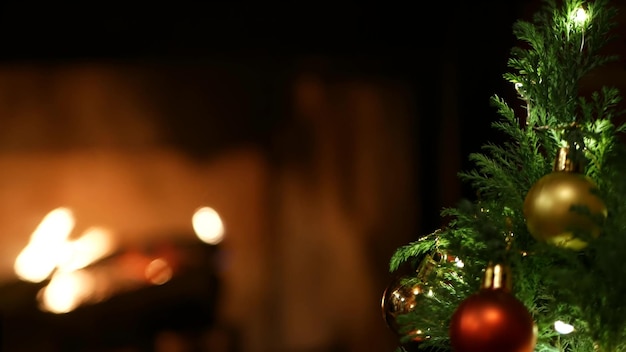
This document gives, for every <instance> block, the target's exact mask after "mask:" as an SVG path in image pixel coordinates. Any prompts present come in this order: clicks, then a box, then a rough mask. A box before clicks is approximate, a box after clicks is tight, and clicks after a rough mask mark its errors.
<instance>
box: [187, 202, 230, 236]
mask: <svg viewBox="0 0 626 352" xmlns="http://www.w3.org/2000/svg"><path fill="white" fill-rule="evenodd" d="M192 225H193V229H194V231H195V232H196V236H198V238H199V239H200V240H201V241H203V242H205V243H208V244H218V243H220V242H221V241H222V239H223V238H224V224H223V223H222V219H221V218H220V215H219V214H218V213H217V212H216V211H215V210H214V209H213V208H209V207H202V208H200V209H198V210H196V212H195V213H194V214H193V217H192Z"/></svg>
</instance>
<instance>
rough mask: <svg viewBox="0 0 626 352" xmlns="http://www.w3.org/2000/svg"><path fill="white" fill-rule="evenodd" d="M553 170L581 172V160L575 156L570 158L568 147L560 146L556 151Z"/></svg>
mask: <svg viewBox="0 0 626 352" xmlns="http://www.w3.org/2000/svg"><path fill="white" fill-rule="evenodd" d="M553 171H556V172H577V173H581V172H582V171H583V163H582V160H576V159H575V158H572V155H571V154H570V148H568V147H562V148H560V149H559V151H558V152H557V153H556V158H555V159H554V167H553Z"/></svg>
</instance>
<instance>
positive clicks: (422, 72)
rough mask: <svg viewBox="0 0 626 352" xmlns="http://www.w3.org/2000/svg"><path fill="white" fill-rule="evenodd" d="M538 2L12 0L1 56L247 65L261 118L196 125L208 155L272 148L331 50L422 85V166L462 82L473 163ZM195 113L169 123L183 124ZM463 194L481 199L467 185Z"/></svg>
mask: <svg viewBox="0 0 626 352" xmlns="http://www.w3.org/2000/svg"><path fill="white" fill-rule="evenodd" d="M537 3H538V1H531V0H516V1H491V2H489V1H487V2H481V3H477V2H450V1H445V2H441V1H433V2H428V3H424V4H422V3H411V2H392V3H389V2H382V1H372V2H366V3H356V2H345V1H344V2H334V3H332V4H331V3H319V2H304V3H303V2H284V3H278V2H276V3H272V2H256V3H253V2H250V3H245V2H241V3H231V2H225V1H224V2H222V1H218V2H211V3H206V4H205V3H191V2H189V3H185V2H176V3H171V2H162V3H145V4H137V3H121V2H120V3H108V2H107V3H99V4H88V5H81V4H74V3H71V4H70V3H67V4H60V3H54V4H33V3H26V2H4V3H3V4H2V5H0V6H1V7H0V43H2V44H1V52H0V62H5V63H15V62H18V63H23V62H38V63H44V64H50V65H54V64H58V63H67V62H79V63H80V62H85V61H93V60H96V61H100V62H102V61H112V62H116V61H120V62H145V64H146V65H151V64H154V63H163V62H165V63H176V64H181V63H182V65H186V66H188V67H190V68H192V67H194V66H198V65H203V64H206V63H207V62H219V63H220V64H222V65H224V64H226V65H228V64H232V65H239V66H244V67H247V68H248V69H249V71H251V72H254V74H253V75H254V76H255V77H256V80H255V81H250V82H249V85H250V88H251V89H255V91H258V92H263V94H264V95H257V97H256V101H255V105H254V107H253V108H252V109H256V110H258V111H259V112H261V113H260V114H249V115H248V116H255V117H254V118H253V119H251V120H246V121H211V122H201V123H202V124H204V125H205V126H206V127H209V126H208V124H213V125H215V124H219V125H220V129H219V130H220V131H227V132H228V133H222V134H220V136H213V137H214V138H206V135H203V134H201V133H200V132H198V133H197V134H196V135H194V134H191V135H187V136H186V137H185V139H184V140H183V141H179V142H180V143H179V144H181V143H182V145H183V146H184V147H186V148H188V149H189V151H190V152H192V153H195V154H199V155H202V154H206V153H210V152H211V151H213V150H215V149H216V147H219V146H220V145H229V144H236V143H247V142H253V143H260V144H262V145H264V146H268V147H271V143H272V142H271V136H272V133H273V132H274V131H275V130H276V129H277V128H279V126H280V125H281V123H282V122H284V120H286V119H289V117H288V116H286V115H287V114H286V113H285V111H286V108H285V106H284V96H283V95H282V94H283V93H284V91H285V86H286V84H287V77H289V74H290V73H292V72H293V71H295V70H297V69H298V68H299V67H301V66H302V65H303V62H304V63H305V64H304V65H305V66H306V62H307V60H311V59H313V60H315V59H316V58H324V59H325V60H326V61H325V62H326V65H325V68H324V70H326V71H327V72H326V74H327V75H335V76H359V75H367V76H372V75H374V76H384V77H391V78H393V79H397V80H400V81H404V82H408V83H409V84H410V85H411V86H413V87H414V90H413V91H414V92H415V94H417V95H418V97H417V99H418V106H419V110H420V111H419V116H421V119H422V120H423V121H422V122H421V123H422V125H423V126H424V124H425V125H426V126H429V127H428V128H422V129H420V130H419V131H418V130H417V129H416V131H415V140H416V143H418V148H417V150H419V153H420V154H423V155H421V156H420V159H421V160H422V161H421V163H422V165H424V164H425V165H433V166H435V165H437V164H439V163H441V162H442V161H441V160H435V159H436V158H437V156H436V154H434V153H433V152H432V148H429V147H428V146H432V145H435V144H436V142H437V139H438V138H441V137H440V136H441V135H442V133H444V135H445V131H441V128H442V126H441V125H440V123H439V120H440V116H441V114H442V110H443V109H446V108H447V107H448V106H449V105H450V104H453V103H451V102H445V101H443V99H444V98H443V97H442V91H444V90H445V89H448V88H453V89H458V90H459V91H460V92H461V94H459V95H458V102H455V103H454V104H455V105H456V106H458V107H457V109H458V117H459V118H458V130H459V131H462V133H461V134H460V135H459V137H460V141H459V143H460V144H459V145H460V148H461V150H460V151H459V152H460V160H461V162H462V167H463V168H466V167H469V166H470V165H468V164H467V161H466V160H467V157H466V155H467V154H468V153H469V152H472V151H476V150H478V148H479V147H480V145H482V144H483V143H484V142H485V141H486V140H487V139H489V138H491V134H490V133H491V132H490V131H489V127H488V126H489V123H490V120H491V119H492V116H493V115H494V111H493V110H492V109H491V107H490V106H489V97H490V96H491V95H493V94H494V93H498V94H499V95H502V96H505V97H507V96H509V97H513V98H514V94H513V90H512V87H511V86H510V85H509V84H508V83H506V82H504V81H503V80H502V78H501V75H502V73H504V72H505V70H506V60H507V58H508V53H509V50H510V48H511V47H512V46H513V45H514V44H515V41H514V38H513V36H512V31H511V25H512V23H513V22H514V21H515V20H516V19H519V18H524V17H528V14H529V13H531V12H532V11H533V10H534V9H535V8H536V7H537ZM446 72H449V73H450V74H448V75H447V76H446ZM444 77H447V78H444ZM186 122H188V121H184V120H182V121H181V120H177V121H169V122H167V123H169V124H170V127H171V128H172V129H184V128H185V127H184V126H185V123H186ZM196 123H197V122H196ZM242 127H243V128H242ZM202 130H203V129H197V131H202ZM204 130H205V131H207V130H210V129H209V128H207V129H204ZM450 138H455V137H450ZM208 140H211V141H212V142H211V143H207V142H206V141H208ZM443 162H444V163H445V161H443ZM453 167H454V166H453ZM427 170H428V168H425V169H420V170H417V171H418V172H419V173H420V174H423V177H421V179H420V182H422V183H423V184H424V185H431V184H432V183H433V182H436V178H437V177H439V176H438V175H437V174H436V173H432V172H428V171H427ZM463 187H465V186H463ZM423 189H424V190H425V191H428V190H431V191H433V192H434V191H435V189H434V188H433V187H423ZM463 192H464V195H465V196H468V197H472V194H471V192H470V190H468V189H466V188H464V189H463ZM421 196H422V197H425V199H423V202H424V203H425V204H428V203H431V204H432V203H435V204H438V203H440V201H439V200H436V199H433V197H437V195H436V194H428V193H426V194H422V195H421ZM438 211H439V208H438V207H436V206H435V207H424V212H426V213H425V214H423V215H424V216H422V218H423V219H435V218H437V214H438ZM434 221H435V222H433V223H430V224H429V223H424V226H425V229H431V228H433V227H436V226H438V224H437V223H436V220H434Z"/></svg>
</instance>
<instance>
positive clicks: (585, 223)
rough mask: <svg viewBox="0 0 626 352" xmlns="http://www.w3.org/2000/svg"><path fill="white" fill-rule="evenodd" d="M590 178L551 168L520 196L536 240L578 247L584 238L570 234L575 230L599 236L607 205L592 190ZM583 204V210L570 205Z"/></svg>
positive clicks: (529, 227)
mask: <svg viewBox="0 0 626 352" xmlns="http://www.w3.org/2000/svg"><path fill="white" fill-rule="evenodd" d="M594 190H597V186H596V185H595V183H594V182H593V180H592V179H591V178H589V177H587V176H585V175H583V174H580V173H576V172H565V171H555V172H552V173H549V174H547V175H545V176H544V177H542V178H541V179H539V180H538V181H537V182H536V183H535V184H534V185H533V186H532V187H531V189H530V190H529V191H528V194H527V195H526V199H525V200H524V209H523V211H524V216H525V218H526V225H527V227H528V231H529V232H530V234H531V235H532V236H533V237H534V238H535V239H536V240H538V241H540V242H546V243H550V244H553V245H556V246H561V247H565V248H570V249H573V250H581V249H583V248H585V247H586V246H587V242H585V241H584V240H582V239H580V238H576V237H575V236H574V232H575V231H581V232H585V233H589V234H590V235H591V236H592V237H594V238H597V237H598V236H600V232H601V230H602V229H601V224H598V223H597V219H595V218H602V219H605V218H606V216H607V208H606V206H605V204H604V202H603V201H602V200H601V199H600V198H599V197H598V196H597V195H596V193H594ZM574 206H581V207H587V208H588V210H589V214H591V216H590V215H588V214H585V213H583V212H580V211H578V210H573V209H572V207H574Z"/></svg>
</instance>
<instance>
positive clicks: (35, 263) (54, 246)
mask: <svg viewBox="0 0 626 352" xmlns="http://www.w3.org/2000/svg"><path fill="white" fill-rule="evenodd" d="M73 228H74V215H73V214H72V212H71V211H70V210H69V209H67V208H57V209H54V210H52V211H51V212H50V213H48V214H47V215H46V216H45V217H44V218H43V220H41V222H40V223H39V225H38V226H37V228H36V229H35V231H33V233H32V235H31V237H30V241H29V243H28V244H27V245H26V247H24V249H22V251H21V252H20V253H19V254H18V256H17V258H16V259H15V263H14V270H15V274H16V275H17V276H18V277H19V278H20V279H22V280H25V281H31V282H41V281H43V280H45V279H46V278H48V277H49V276H50V274H51V273H52V271H53V270H54V268H55V267H56V265H57V262H58V261H59V257H60V256H61V255H62V252H63V251H62V246H63V245H64V244H65V241H66V240H67V238H68V237H69V235H70V233H71V232H72V229H73Z"/></svg>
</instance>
